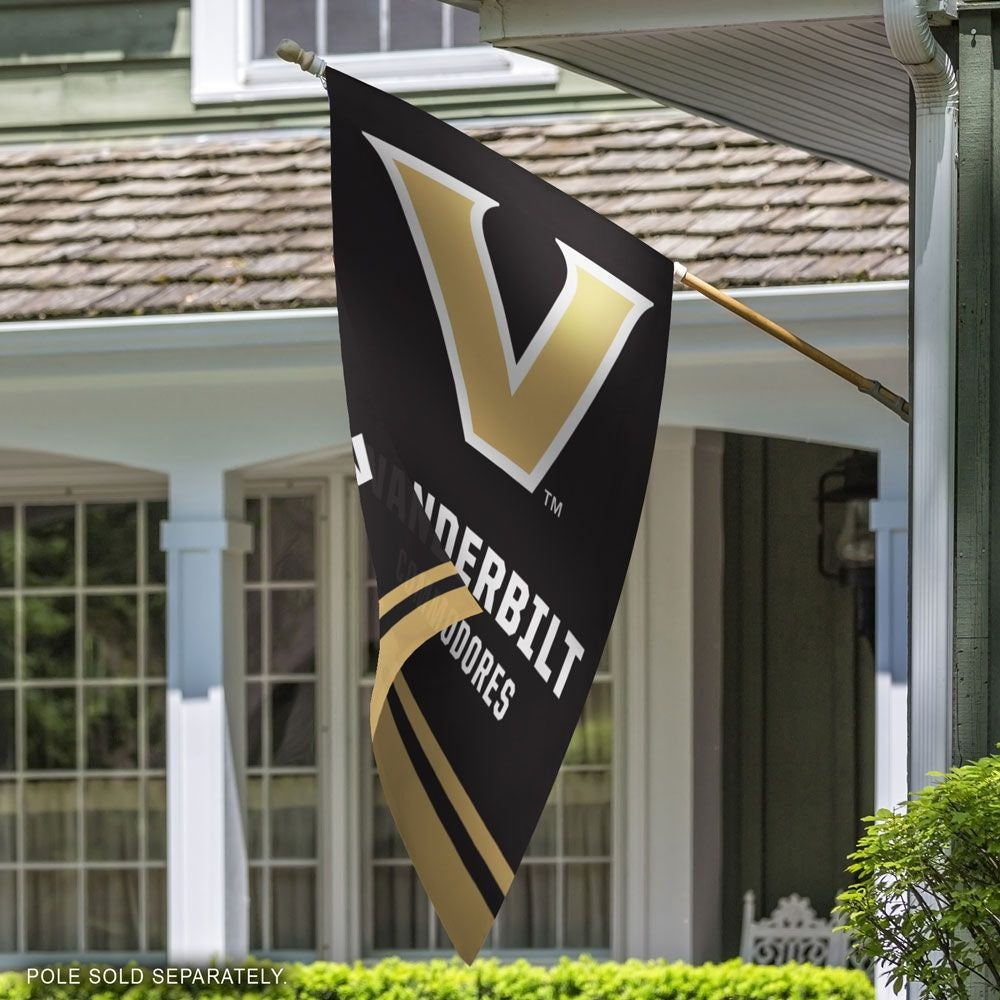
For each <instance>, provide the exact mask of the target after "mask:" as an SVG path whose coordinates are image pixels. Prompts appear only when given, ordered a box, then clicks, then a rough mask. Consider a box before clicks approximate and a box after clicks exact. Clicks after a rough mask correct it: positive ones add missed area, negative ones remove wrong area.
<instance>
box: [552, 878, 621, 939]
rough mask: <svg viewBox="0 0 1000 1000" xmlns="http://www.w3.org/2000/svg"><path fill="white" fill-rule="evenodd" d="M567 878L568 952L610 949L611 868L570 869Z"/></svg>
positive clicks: (565, 937) (566, 932)
mask: <svg viewBox="0 0 1000 1000" xmlns="http://www.w3.org/2000/svg"><path fill="white" fill-rule="evenodd" d="M564 878H565V920H566V927H565V931H564V944H565V945H566V947H567V948H607V947H610V944H611V932H610V916H611V866H610V864H587V865H566V870H565V875H564Z"/></svg>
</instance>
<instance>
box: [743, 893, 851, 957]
mask: <svg viewBox="0 0 1000 1000" xmlns="http://www.w3.org/2000/svg"><path fill="white" fill-rule="evenodd" d="M756 908H757V901H756V898H755V896H754V893H753V891H752V890H748V891H747V892H746V893H745V894H744V896H743V934H742V937H741V940H740V958H742V959H743V961H744V962H751V963H753V964H754V965H784V964H785V963H786V962H810V963H811V964H813V965H842V966H847V967H848V968H853V969H860V970H862V971H863V972H868V971H869V969H868V962H867V961H866V960H865V959H863V958H862V957H861V956H859V955H858V954H857V953H856V952H855V950H854V948H853V947H852V942H851V937H850V935H849V934H848V933H847V932H846V931H843V930H838V929H837V928H838V927H839V926H840V920H839V919H837V918H833V919H830V920H823V919H822V918H820V917H817V916H816V911H815V910H814V909H813V907H812V903H811V902H810V901H809V899H808V898H807V897H805V896H799V895H798V894H797V893H792V895H791V896H784V897H782V898H781V899H779V900H778V905H777V906H776V907H775V908H774V912H773V913H772V914H771V915H770V916H769V917H763V918H761V919H760V920H757V919H756Z"/></svg>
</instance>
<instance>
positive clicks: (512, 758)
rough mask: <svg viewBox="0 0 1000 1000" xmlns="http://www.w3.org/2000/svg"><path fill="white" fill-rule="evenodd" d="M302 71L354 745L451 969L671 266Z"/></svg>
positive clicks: (542, 693)
mask: <svg viewBox="0 0 1000 1000" xmlns="http://www.w3.org/2000/svg"><path fill="white" fill-rule="evenodd" d="M326 79H327V86H328V91H329V96H330V106H331V150H332V152H331V157H332V184H333V221H334V230H333V231H334V257H335V260H336V270H337V286H338V304H339V312H340V338H341V347H342V355H343V366H344V380H345V383H346V389H347V405H348V412H349V416H350V427H351V435H352V439H353V444H354V457H355V465H356V471H357V478H358V484H359V489H360V496H361V507H362V512H363V515H364V521H365V527H366V530H367V535H368V542H369V546H370V550H371V557H372V561H373V564H374V568H375V576H376V579H377V584H378V594H379V601H378V613H379V619H380V622H379V629H380V636H381V641H380V646H379V655H378V665H377V669H376V674H375V681H374V687H373V690H372V700H371V716H370V723H371V735H372V742H373V745H374V751H375V760H376V762H377V764H378V770H379V775H380V777H381V781H382V786H383V789H384V792H385V797H386V800H387V802H388V804H389V808H390V809H391V810H392V814H393V817H394V818H395V821H396V825H397V827H398V829H399V832H400V835H401V836H402V839H403V842H404V844H405V845H406V849H407V851H408V852H409V855H410V858H411V859H412V860H413V863H414V865H415V867H416V870H417V873H418V875H419V876H420V879H421V881H422V882H423V885H424V887H425V889H426V890H427V893H428V895H429V896H430V898H431V901H432V902H433V904H434V906H435V908H436V910H437V912H438V915H439V916H440V918H441V921H442V923H443V924H444V927H445V930H446V931H447V932H448V935H449V937H450V938H451V940H452V943H453V944H454V945H455V948H456V949H457V951H458V952H459V954H460V955H461V956H462V957H463V958H464V959H465V960H466V961H472V959H473V958H474V957H475V956H476V954H477V952H478V951H479V949H480V948H481V947H482V944H483V942H484V940H485V938H486V936H487V935H488V934H489V931H490V927H491V926H492V924H493V920H494V917H495V916H496V914H497V911H498V910H499V909H500V905H501V904H502V903H503V900H504V897H505V896H506V894H507V892H508V891H509V890H510V888H511V884H512V882H513V881H514V877H515V872H516V871H517V868H518V865H519V864H520V861H521V858H522V857H523V855H524V852H525V849H526V848H527V845H528V841H529V840H530V838H531V835H532V832H533V831H534V828H535V825H536V824H537V822H538V819H539V817H540V816H541V813H542V809H543V807H544V806H545V803H546V800H547V799H548V796H549V792H550V790H551V788H552V785H553V783H554V781H555V779H556V777H557V774H558V771H559V767H560V764H561V763H562V759H563V755H564V754H565V752H566V748H567V746H568V744H569V741H570V737H571V736H572V735H573V730H574V728H575V727H576V724H577V722H578V720H579V718H580V714H581V711H582V710H583V705H584V701H585V700H586V698H587V693H588V691H589V689H590V684H591V680H592V679H593V676H594V673H595V671H596V669H597V665H598V661H599V660H600V658H601V653H602V651H603V649H604V645H605V642H606V641H607V637H608V632H609V630H610V628H611V621H612V618H613V616H614V613H615V607H616V606H617V604H618V598H619V595H620V593H621V588H622V584H623V582H624V578H625V571H626V568H627V566H628V561H629V557H630V555H631V552H632V545H633V542H634V541H635V533H636V527H637V525H638V521H639V514H640V510H641V508H642V502H643V496H644V494H645V490H646V480H647V478H648V475H649V464H650V459H651V456H652V451H653V441H654V438H655V433H656V425H657V418H658V415H659V410H660V395H661V392H662V389H663V376H664V369H665V365H666V351H667V332H668V327H669V322H670V300H671V290H672V285H673V264H672V263H671V261H669V260H667V259H666V258H665V257H663V256H661V255H660V254H659V253H657V252H655V251H654V250H652V249H651V248H650V247H648V246H646V245H645V244H643V243H642V242H640V241H639V240H638V239H636V238H634V237H632V236H630V235H629V234H628V233H626V232H624V231H623V230H622V229H619V228H618V227H617V226H615V225H614V224H612V223H611V222H609V221H608V220H606V219H604V218H602V217H601V216H600V215H598V214H597V213H596V212H594V211H592V210H590V209H589V208H586V207H585V206H583V205H581V204H580V203H579V202H577V201H575V200H574V199H572V198H571V197H569V196H568V195H565V194H563V193H562V192H560V191H558V190H556V189H555V188H553V187H551V186H550V185H548V184H546V183H545V182H544V181H542V180H540V179H539V178H537V177H535V176H533V175H532V174H530V173H529V172H528V171H526V170H523V169H522V168H521V167H519V166H517V165H516V164H514V163H511V162H510V161H508V160H506V159H504V158H503V157H502V156H500V155H498V154H496V153H494V152H492V151H491V150H490V149H488V148H487V147H486V146H484V145H482V144H480V143H479V142H477V141H476V140H474V139H472V138H470V137H468V136H466V135H464V134H463V133H462V132H460V131H458V130H457V129H455V128H453V127H451V126H450V125H447V124H445V123H444V122H441V121H439V120H437V119H435V118H433V117H432V116H430V115H428V114H425V113H424V112H422V111H419V110H417V109H415V108H413V107H411V106H410V105H408V104H406V103H404V102H403V101H401V100H398V99H396V98H394V97H391V96H389V95H387V94H384V93H382V92H381V91H379V90H376V89H374V88H372V87H369V86H366V85H365V84H363V83H360V82H359V81H358V80H355V79H353V78H351V77H349V76H345V75H343V74H341V73H338V72H336V71H334V70H330V69H328V70H327V71H326Z"/></svg>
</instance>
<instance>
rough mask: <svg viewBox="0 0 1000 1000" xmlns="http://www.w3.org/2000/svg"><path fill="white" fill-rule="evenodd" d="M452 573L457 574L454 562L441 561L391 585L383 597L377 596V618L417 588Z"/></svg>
mask: <svg viewBox="0 0 1000 1000" xmlns="http://www.w3.org/2000/svg"><path fill="white" fill-rule="evenodd" d="M452 573H455V575H456V576H457V575H458V574H457V571H456V570H455V564H454V563H451V562H443V563H441V565H440V566H434V567H432V568H431V569H425V570H424V571H423V573H418V574H417V575H416V576H411V577H410V579H409V580H404V581H403V582H402V583H401V584H400V585H399V586H398V587H393V589H392V590H390V591H389V593H388V594H386V595H385V597H380V598H379V602H378V616H379V618H381V617H382V615H384V614H385V613H386V612H387V611H391V610H392V609H393V608H394V607H395V606H396V605H397V604H399V602H400V601H405V600H406V598H407V597H409V596H410V594H415V593H416V592H417V591H418V590H423V589H424V587H429V586H430V585H431V584H432V583H437V582H438V580H443V579H445V577H448V576H451V574H452Z"/></svg>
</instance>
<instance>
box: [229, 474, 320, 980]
mask: <svg viewBox="0 0 1000 1000" xmlns="http://www.w3.org/2000/svg"><path fill="white" fill-rule="evenodd" d="M289 496H295V497H299V496H310V497H312V498H313V501H314V502H315V504H316V514H315V525H316V538H315V543H314V551H315V559H316V565H315V570H314V579H313V581H312V588H311V589H312V591H313V594H314V595H315V628H316V652H315V656H316V671H315V674H314V676H313V679H312V681H311V683H312V684H313V685H314V687H313V697H314V705H315V717H314V726H315V730H316V760H315V763H314V764H312V765H309V766H301V767H290V768H282V767H278V768H275V766H274V765H273V764H272V763H269V762H268V761H267V756H266V754H265V753H263V747H264V746H265V745H266V741H268V740H269V734H268V733H267V732H266V731H265V730H266V728H267V723H264V724H263V725H264V729H262V733H261V735H262V737H263V739H264V741H265V743H264V744H262V757H261V763H260V764H256V765H253V766H250V765H248V764H247V763H246V762H245V761H244V764H243V767H244V774H245V775H246V777H247V778H250V777H251V776H253V777H258V778H260V779H262V781H263V785H264V788H265V789H266V788H267V785H268V784H269V783H270V781H271V780H272V779H273V778H274V777H275V776H277V777H279V778H280V777H281V776H282V775H286V774H288V775H294V774H306V773H310V772H311V773H312V774H313V775H314V776H315V779H316V855H315V857H314V858H311V859H300V858H290V859H278V858H274V857H273V856H272V854H271V844H270V817H269V812H270V809H269V807H270V801H269V800H268V799H266V798H264V799H263V800H262V801H263V802H264V807H263V809H262V814H263V815H262V820H261V821H262V839H263V841H264V854H263V857H262V858H249V856H248V869H249V874H250V876H251V880H252V876H253V873H254V872H255V871H257V870H264V871H265V872H268V871H271V870H273V869H275V868H298V867H310V868H314V869H315V872H316V878H315V881H316V917H315V919H316V947H315V948H314V949H309V950H303V951H295V950H290V949H287V948H274V947H262V948H261V949H260V950H259V952H258V954H259V955H260V956H261V957H265V958H268V959H271V960H273V961H292V962H311V961H315V960H317V959H323V958H327V957H328V956H329V951H330V947H329V944H328V939H329V937H330V931H329V927H330V924H331V921H332V914H331V912H330V900H329V894H328V893H327V892H326V891H325V889H326V887H327V886H328V885H329V880H330V863H329V859H328V856H327V853H326V850H325V845H326V843H327V841H328V840H329V830H328V824H329V819H330V815H331V812H332V806H331V803H330V801H329V799H328V795H329V791H330V781H329V776H328V774H327V768H328V763H329V760H330V753H329V750H328V747H327V745H326V744H327V741H328V738H329V730H330V723H329V717H328V712H329V706H330V701H331V697H330V692H329V690H328V688H329V686H330V684H331V680H330V678H331V674H332V671H331V668H330V662H329V642H328V637H329V633H330V629H331V624H332V623H331V616H330V614H329V613H328V606H329V599H328V590H329V568H328V567H329V556H328V551H329V542H328V539H327V535H328V533H329V503H330V499H329V482H328V480H327V479H326V478H324V477H322V476H320V475H302V474H301V473H300V474H298V475H294V476H278V475H277V474H274V475H271V476H269V477H267V478H262V477H254V478H250V479H247V480H246V481H245V482H244V484H243V503H244V510H245V504H246V501H247V500H248V499H256V500H259V501H263V500H265V499H274V498H281V497H289ZM266 530H267V529H266V527H265V526H264V521H263V519H262V521H261V531H260V539H259V541H260V553H259V554H260V558H261V576H260V578H259V579H258V580H256V581H249V580H247V579H244V581H243V594H244V600H245V599H246V595H247V594H248V593H249V592H251V591H255V592H257V593H260V594H261V595H262V597H261V614H262V616H267V611H266V610H265V608H264V604H265V603H266V602H265V600H264V595H266V594H267V593H268V592H270V593H274V592H275V591H278V590H282V589H284V588H285V587H286V585H285V584H283V583H281V582H276V581H274V580H271V579H270V577H269V573H268V570H267V569H265V567H264V562H263V560H264V559H266V558H267V554H268V552H269V547H268V542H267V540H265V537H264V535H265V531H266ZM265 577H267V579H266V581H265ZM292 586H293V587H294V588H295V589H306V583H305V582H304V581H295V582H294V583H293V584H292ZM265 628H266V630H267V632H268V633H269V630H270V624H268V625H267V626H265ZM268 637H269V635H268ZM268 655H269V654H268V651H267V650H266V649H265V648H264V647H263V645H262V648H261V657H262V668H261V674H260V675H258V679H257V680H256V683H261V684H264V683H265V682H264V680H263V678H264V676H265V675H266V676H267V678H268V681H269V683H270V684H274V683H276V677H278V676H280V675H276V674H273V673H271V672H270V670H269V669H266V668H265V666H264V664H266V663H267V657H268ZM242 683H243V684H244V685H246V684H247V683H252V682H251V681H250V680H249V678H248V675H247V673H246V660H245V659H244V671H243V681H242ZM307 683H308V682H307ZM262 706H263V699H262ZM264 711H265V712H266V711H267V710H266V709H265V710H264ZM265 796H266V792H265ZM252 888H253V887H252V884H251V891H252ZM270 900H271V893H270V888H269V887H267V888H265V891H264V894H263V900H261V905H268V904H269V903H270ZM264 919H265V926H266V927H267V929H268V936H269V937H273V933H274V928H273V926H272V918H271V915H270V914H268V915H266V916H265V918H264Z"/></svg>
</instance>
